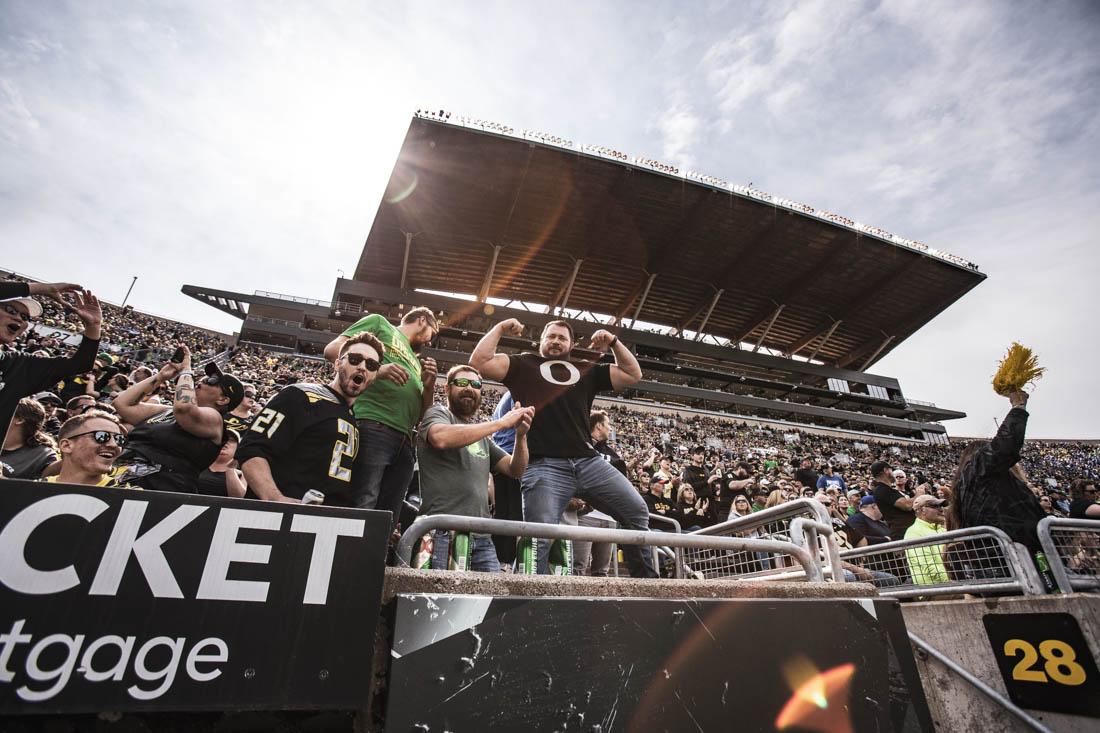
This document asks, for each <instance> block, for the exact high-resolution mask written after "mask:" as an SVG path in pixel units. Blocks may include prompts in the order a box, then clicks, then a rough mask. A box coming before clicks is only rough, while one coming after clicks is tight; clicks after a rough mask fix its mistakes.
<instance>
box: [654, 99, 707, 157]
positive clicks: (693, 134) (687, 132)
mask: <svg viewBox="0 0 1100 733" xmlns="http://www.w3.org/2000/svg"><path fill="white" fill-rule="evenodd" d="M700 125H701V122H700V120H699V118H698V117H697V116H696V115H695V113H694V112H693V111H692V110H691V108H690V107H688V106H682V105H676V106H673V107H671V108H669V109H668V110H666V111H665V113H664V114H663V115H661V116H660V117H659V118H658V120H657V129H658V130H659V131H660V133H661V138H662V143H661V145H662V147H661V155H662V156H664V160H665V161H667V162H669V163H672V164H674V165H677V166H679V167H680V169H681V170H685V169H688V168H691V167H692V166H693V165H694V164H695V156H694V154H693V151H694V148H695V145H696V144H697V143H698V134H699V129H700Z"/></svg>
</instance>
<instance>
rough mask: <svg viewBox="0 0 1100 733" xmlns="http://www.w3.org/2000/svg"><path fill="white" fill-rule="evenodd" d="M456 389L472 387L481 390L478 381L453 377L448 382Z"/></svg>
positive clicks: (479, 381)
mask: <svg viewBox="0 0 1100 733" xmlns="http://www.w3.org/2000/svg"><path fill="white" fill-rule="evenodd" d="M450 384H453V385H454V386H456V387H473V388H474V389H481V380H480V379H470V378H468V377H455V378H454V379H452V380H451V381H450Z"/></svg>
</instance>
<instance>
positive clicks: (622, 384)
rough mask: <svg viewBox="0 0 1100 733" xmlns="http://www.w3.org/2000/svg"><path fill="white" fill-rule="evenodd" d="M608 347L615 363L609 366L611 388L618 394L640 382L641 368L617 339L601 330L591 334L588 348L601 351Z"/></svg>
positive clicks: (630, 352) (629, 351)
mask: <svg viewBox="0 0 1100 733" xmlns="http://www.w3.org/2000/svg"><path fill="white" fill-rule="evenodd" d="M608 346H610V347H611V353H612V355H613V356H614V357H615V363H614V364H612V365H611V386H612V388H613V389H614V390H615V391H616V392H618V391H619V390H622V389H626V388H627V387H630V386H631V385H634V384H637V383H638V382H640V381H642V366H641V365H640V364H639V363H638V359H637V358H636V357H635V356H634V353H633V352H632V351H631V350H630V349H628V348H627V347H626V344H624V343H623V342H622V341H619V337H618V336H616V335H615V334H613V333H611V332H610V331H605V330H603V329H602V328H601V329H600V330H599V331H596V333H594V334H592V342H591V343H590V344H589V345H588V348H590V349H592V350H593V351H603V350H604V349H606V348H607V347H608Z"/></svg>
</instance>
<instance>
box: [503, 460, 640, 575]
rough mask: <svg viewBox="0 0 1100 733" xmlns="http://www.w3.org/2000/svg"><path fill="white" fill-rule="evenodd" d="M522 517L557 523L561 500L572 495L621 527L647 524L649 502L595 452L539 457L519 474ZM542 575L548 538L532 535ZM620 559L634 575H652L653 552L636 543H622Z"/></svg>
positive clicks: (547, 566)
mask: <svg viewBox="0 0 1100 733" xmlns="http://www.w3.org/2000/svg"><path fill="white" fill-rule="evenodd" d="M521 484H522V486H523V519H524V521H527V522H541V523H542V524H558V523H559V522H560V520H561V513H562V512H563V511H564V510H565V505H566V504H568V503H569V500H570V499H571V498H573V497H574V496H576V497H578V498H580V499H584V500H585V501H586V502H588V503H589V504H591V505H592V506H593V507H595V508H596V509H599V510H600V511H601V512H603V513H604V514H607V515H608V516H611V517H613V518H614V519H615V521H616V522H618V523H619V526H620V527H622V528H623V529H634V530H642V531H648V530H649V508H648V507H647V506H646V503H645V501H644V500H643V499H642V497H641V495H639V494H638V492H637V491H636V490H635V489H634V487H633V486H632V485H631V484H630V481H629V480H627V478H626V477H625V476H623V475H622V474H621V473H619V472H618V471H616V470H615V468H614V467H613V466H612V465H611V464H610V463H608V462H607V461H605V460H604V459H603V458H600V457H599V456H594V457H592V458H539V459H538V460H535V461H532V462H531V463H530V464H528V466H527V470H526V471H525V472H524V474H523V478H522V479H521ZM534 547H535V557H536V562H537V568H538V572H539V574H540V575H546V574H548V573H549V572H550V540H544V539H536V540H534ZM622 550H623V559H624V560H626V564H627V567H629V568H630V574H631V575H632V576H633V577H635V578H656V577H657V570H656V569H655V568H654V567H653V553H652V552H649V548H645V551H643V548H642V547H641V546H639V545H623V546H622Z"/></svg>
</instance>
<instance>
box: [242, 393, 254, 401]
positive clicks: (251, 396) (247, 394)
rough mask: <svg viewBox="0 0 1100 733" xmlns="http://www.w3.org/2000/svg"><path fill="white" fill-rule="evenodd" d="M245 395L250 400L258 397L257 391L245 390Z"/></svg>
mask: <svg viewBox="0 0 1100 733" xmlns="http://www.w3.org/2000/svg"><path fill="white" fill-rule="evenodd" d="M244 396H245V397H247V398H248V399H250V400H254V399H256V393H255V392H245V393H244Z"/></svg>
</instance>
